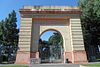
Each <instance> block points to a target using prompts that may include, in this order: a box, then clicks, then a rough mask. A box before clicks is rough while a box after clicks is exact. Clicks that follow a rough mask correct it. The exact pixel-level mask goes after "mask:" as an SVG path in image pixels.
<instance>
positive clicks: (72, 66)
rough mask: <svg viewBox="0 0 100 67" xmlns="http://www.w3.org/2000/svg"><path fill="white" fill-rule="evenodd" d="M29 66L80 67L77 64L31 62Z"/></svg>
mask: <svg viewBox="0 0 100 67" xmlns="http://www.w3.org/2000/svg"><path fill="white" fill-rule="evenodd" d="M30 67H80V65H78V64H31V65H30Z"/></svg>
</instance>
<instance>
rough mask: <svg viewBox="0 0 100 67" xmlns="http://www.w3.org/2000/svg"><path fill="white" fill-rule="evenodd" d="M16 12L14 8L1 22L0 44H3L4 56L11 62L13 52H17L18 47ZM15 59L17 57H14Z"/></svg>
mask: <svg viewBox="0 0 100 67" xmlns="http://www.w3.org/2000/svg"><path fill="white" fill-rule="evenodd" d="M16 22H17V18H16V12H15V11H14V10H13V11H12V12H11V13H10V14H9V15H8V17H7V18H5V20H2V21H1V23H0V45H2V44H3V48H4V49H3V50H4V57H6V58H7V59H6V60H7V61H8V62H9V61H10V60H11V59H10V58H11V54H14V55H15V54H16V51H17V48H18V33H19V29H17V24H16ZM13 59H15V58H13Z"/></svg>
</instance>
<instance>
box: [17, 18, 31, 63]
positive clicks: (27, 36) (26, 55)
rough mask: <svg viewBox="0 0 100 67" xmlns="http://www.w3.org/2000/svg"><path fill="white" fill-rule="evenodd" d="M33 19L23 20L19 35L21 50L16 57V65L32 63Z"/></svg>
mask: <svg viewBox="0 0 100 67" xmlns="http://www.w3.org/2000/svg"><path fill="white" fill-rule="evenodd" d="M31 29H32V18H21V27H20V33H19V44H18V46H19V50H18V52H17V56H16V62H15V63H16V64H29V63H30V46H31Z"/></svg>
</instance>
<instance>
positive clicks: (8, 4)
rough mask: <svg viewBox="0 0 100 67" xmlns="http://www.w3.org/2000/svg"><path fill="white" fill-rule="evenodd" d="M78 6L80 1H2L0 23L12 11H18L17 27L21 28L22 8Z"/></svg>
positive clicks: (0, 2) (0, 3) (0, 1)
mask: <svg viewBox="0 0 100 67" xmlns="http://www.w3.org/2000/svg"><path fill="white" fill-rule="evenodd" d="M36 5H42V6H46V5H47V6H78V0H0V21H1V20H3V19H5V18H6V17H7V16H8V14H9V13H11V11H12V10H15V11H16V15H17V27H18V28H20V13H19V9H21V8H22V6H36Z"/></svg>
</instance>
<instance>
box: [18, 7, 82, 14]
mask: <svg viewBox="0 0 100 67" xmlns="http://www.w3.org/2000/svg"><path fill="white" fill-rule="evenodd" d="M20 13H21V14H32V13H38V14H80V13H81V11H80V9H79V8H78V7H68V6H24V7H23V8H22V9H20Z"/></svg>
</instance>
